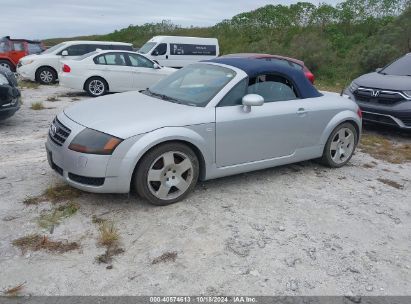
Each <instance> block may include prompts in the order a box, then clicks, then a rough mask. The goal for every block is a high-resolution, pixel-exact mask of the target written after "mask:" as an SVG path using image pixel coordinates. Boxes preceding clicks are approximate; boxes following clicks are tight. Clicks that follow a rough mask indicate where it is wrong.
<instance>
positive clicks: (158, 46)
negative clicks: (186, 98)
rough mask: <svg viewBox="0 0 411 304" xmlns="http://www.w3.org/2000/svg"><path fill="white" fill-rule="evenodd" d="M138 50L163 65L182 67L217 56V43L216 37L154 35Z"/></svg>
mask: <svg viewBox="0 0 411 304" xmlns="http://www.w3.org/2000/svg"><path fill="white" fill-rule="evenodd" d="M138 52H139V53H140V54H143V55H145V56H146V57H147V58H150V59H151V60H156V61H157V62H159V64H161V65H163V66H166V67H172V68H182V67H184V66H186V65H188V64H191V63H195V62H198V61H201V60H208V59H213V58H215V57H217V56H218V55H219V44H218V40H217V39H216V38H198V37H183V36H155V37H153V38H152V39H150V40H149V41H148V42H147V43H146V44H144V45H143V46H142V47H141V48H140V49H139V51H138Z"/></svg>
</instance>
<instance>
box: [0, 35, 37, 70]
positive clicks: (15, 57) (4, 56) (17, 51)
mask: <svg viewBox="0 0 411 304" xmlns="http://www.w3.org/2000/svg"><path fill="white" fill-rule="evenodd" d="M44 50H45V47H44V45H43V43H42V42H41V41H32V40H27V39H11V38H10V37H9V36H6V37H3V38H0V66H3V67H5V68H7V69H9V70H11V71H13V72H15V71H16V66H17V64H18V62H19V60H20V59H21V58H23V57H24V56H27V55H31V54H40V53H41V52H43V51H44Z"/></svg>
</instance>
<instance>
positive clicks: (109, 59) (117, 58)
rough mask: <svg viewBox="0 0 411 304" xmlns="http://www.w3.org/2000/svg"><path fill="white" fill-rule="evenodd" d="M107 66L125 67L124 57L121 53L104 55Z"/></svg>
mask: <svg viewBox="0 0 411 304" xmlns="http://www.w3.org/2000/svg"><path fill="white" fill-rule="evenodd" d="M104 58H105V60H106V64H107V65H127V61H126V58H125V55H124V54H123V53H108V54H105V55H104Z"/></svg>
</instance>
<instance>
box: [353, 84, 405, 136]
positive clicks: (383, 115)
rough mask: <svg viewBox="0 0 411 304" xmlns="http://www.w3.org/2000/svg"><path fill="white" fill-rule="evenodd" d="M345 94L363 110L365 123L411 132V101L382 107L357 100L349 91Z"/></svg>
mask: <svg viewBox="0 0 411 304" xmlns="http://www.w3.org/2000/svg"><path fill="white" fill-rule="evenodd" d="M345 94H347V95H348V96H349V97H350V98H351V99H352V100H354V101H355V102H356V103H357V104H358V106H359V107H360V108H361V111H362V113H363V117H362V119H363V121H366V122H367V121H368V122H373V123H377V124H381V125H387V126H393V127H397V128H401V129H408V130H411V101H404V102H399V103H397V104H394V105H380V104H373V103H369V102H361V101H359V100H356V98H355V96H354V95H353V94H352V93H351V92H349V91H348V90H346V91H345Z"/></svg>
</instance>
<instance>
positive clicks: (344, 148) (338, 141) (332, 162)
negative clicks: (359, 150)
mask: <svg viewBox="0 0 411 304" xmlns="http://www.w3.org/2000/svg"><path fill="white" fill-rule="evenodd" d="M357 142H358V132H357V130H356V129H355V127H354V126H353V125H352V124H351V123H343V124H341V125H339V126H338V127H336V128H335V129H334V131H333V132H332V133H331V135H330V137H329V138H328V141H327V144H326V145H325V148H324V154H323V156H322V158H321V161H322V163H324V164H325V165H327V166H329V167H332V168H340V167H342V166H344V165H346V164H347V163H348V162H349V161H350V159H351V157H352V156H353V154H354V151H355V148H356V145H357Z"/></svg>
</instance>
